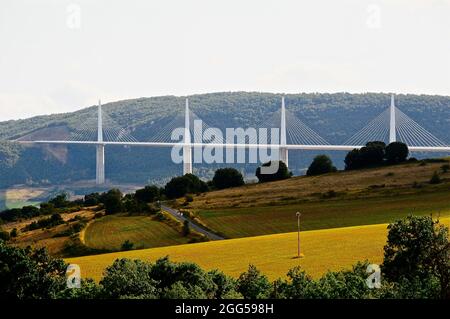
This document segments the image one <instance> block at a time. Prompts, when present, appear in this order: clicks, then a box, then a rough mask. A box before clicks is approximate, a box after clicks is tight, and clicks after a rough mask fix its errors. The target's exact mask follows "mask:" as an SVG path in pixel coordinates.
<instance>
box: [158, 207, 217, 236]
mask: <svg viewBox="0 0 450 319" xmlns="http://www.w3.org/2000/svg"><path fill="white" fill-rule="evenodd" d="M161 209H162V210H164V211H166V212H167V213H169V214H170V215H172V216H173V217H174V218H175V219H177V220H178V221H180V222H181V223H184V221H185V220H187V221H188V223H189V227H190V228H192V229H193V230H195V231H196V232H198V233H200V234H203V235H205V236H206V237H208V238H209V239H211V240H223V239H225V238H223V237H221V236H219V235H216V234H214V233H212V232H210V231H209V230H206V229H205V228H203V227H200V226H198V225H197V224H194V223H193V222H191V221H190V220H189V218H187V217H185V216H183V214H180V212H179V211H178V210H176V209H173V208H170V207H167V206H164V205H161Z"/></svg>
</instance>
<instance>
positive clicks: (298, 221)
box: [296, 212, 304, 258]
mask: <svg viewBox="0 0 450 319" xmlns="http://www.w3.org/2000/svg"><path fill="white" fill-rule="evenodd" d="M296 215H297V244H298V245H297V258H301V257H303V256H304V255H303V254H302V253H301V252H300V217H301V216H302V213H300V212H297V214H296Z"/></svg>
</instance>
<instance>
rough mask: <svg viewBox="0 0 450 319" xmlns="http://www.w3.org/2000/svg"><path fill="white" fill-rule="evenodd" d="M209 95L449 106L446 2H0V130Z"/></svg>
mask: <svg viewBox="0 0 450 319" xmlns="http://www.w3.org/2000/svg"><path fill="white" fill-rule="evenodd" d="M217 91H265V92H289V93H294V92H342V91H347V92H368V91H370V92H399V93H425V94H442V95H450V0H434V1H433V0H422V1H417V0H386V1H376V0H373V1H364V0H354V1H350V0H348V1H336V0H329V1H323V0H319V1H317V0H314V1H312V0H311V1H299V0H272V1H267V0H223V1H214V0H179V1H178V0H177V1H176V0H164V1H163V0H161V1H156V0H152V1H144V0H139V1H138V0H131V1H130V0H128V1H112V0H96V1H93V0H83V1H82V0H78V1H64V0H28V1H25V0H1V2H0V120H6V119H16V118H23V117H29V116H32V115H37V114H44V113H45V114H47V113H55V112H66V111H72V110H76V109H79V108H83V107H86V106H89V105H92V104H94V103H96V101H97V100H98V99H99V98H101V99H102V101H104V102H110V101H115V100H120V99H126V98H136V97H143V96H146V97H148V96H157V95H168V94H173V95H186V94H194V93H205V92H217Z"/></svg>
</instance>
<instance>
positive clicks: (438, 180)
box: [430, 172, 442, 184]
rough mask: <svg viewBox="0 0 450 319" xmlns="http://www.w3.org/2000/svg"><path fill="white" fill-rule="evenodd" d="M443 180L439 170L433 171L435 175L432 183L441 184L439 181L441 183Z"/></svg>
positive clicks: (431, 180) (432, 177)
mask: <svg viewBox="0 0 450 319" xmlns="http://www.w3.org/2000/svg"><path fill="white" fill-rule="evenodd" d="M441 182H442V180H441V178H440V177H439V174H438V172H434V173H433V176H431V179H430V184H439V183H441Z"/></svg>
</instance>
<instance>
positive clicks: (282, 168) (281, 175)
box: [255, 161, 292, 183]
mask: <svg viewBox="0 0 450 319" xmlns="http://www.w3.org/2000/svg"><path fill="white" fill-rule="evenodd" d="M271 165H275V166H278V170H277V171H276V172H275V173H273V174H262V167H270V166H271ZM255 175H256V177H257V178H258V180H259V182H260V183H265V182H273V181H279V180H283V179H287V178H290V177H292V173H291V172H290V171H289V170H288V167H287V166H286V164H285V163H284V162H283V161H276V162H273V161H270V162H267V163H264V164H263V165H262V166H260V167H258V168H257V169H256V174H255Z"/></svg>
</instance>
